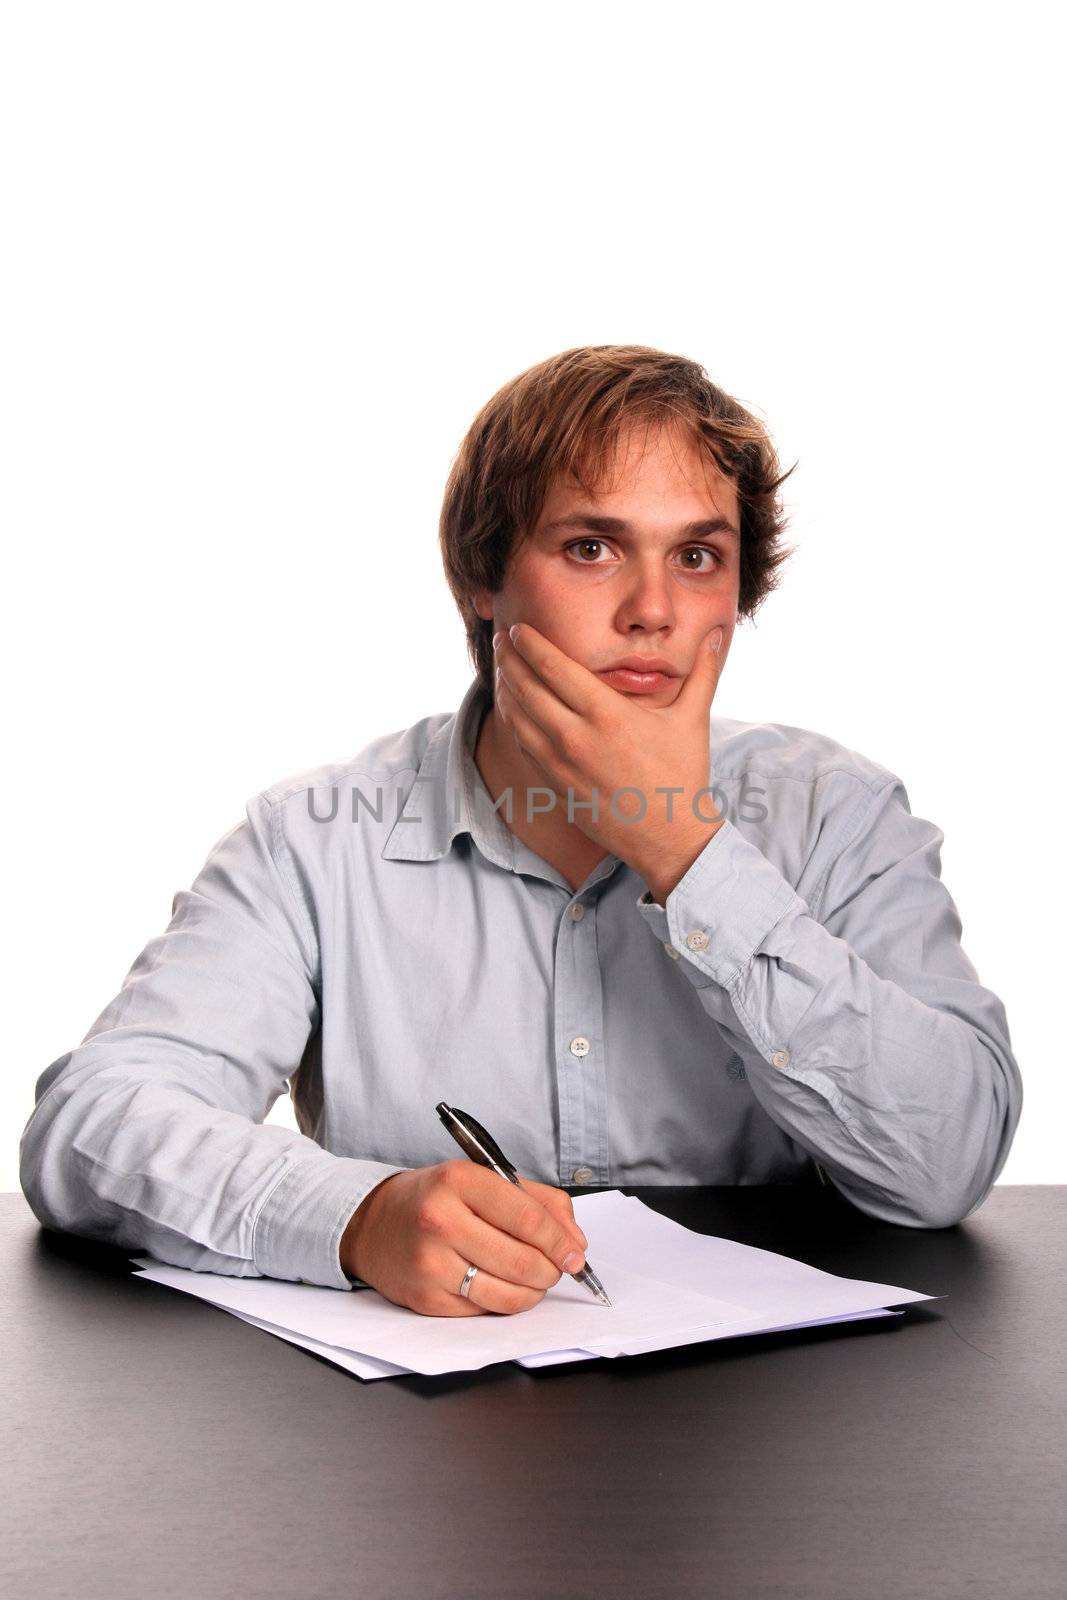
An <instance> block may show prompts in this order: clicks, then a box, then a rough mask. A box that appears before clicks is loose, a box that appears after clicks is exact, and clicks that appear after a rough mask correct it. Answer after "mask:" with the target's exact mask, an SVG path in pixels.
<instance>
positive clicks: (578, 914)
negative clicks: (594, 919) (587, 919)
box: [571, 900, 585, 922]
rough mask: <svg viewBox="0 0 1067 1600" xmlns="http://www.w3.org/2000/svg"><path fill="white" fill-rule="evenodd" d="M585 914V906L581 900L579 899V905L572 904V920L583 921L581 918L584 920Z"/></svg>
mask: <svg viewBox="0 0 1067 1600" xmlns="http://www.w3.org/2000/svg"><path fill="white" fill-rule="evenodd" d="M584 916H585V907H584V906H583V905H582V903H581V901H580V900H579V901H578V903H577V905H573V906H571V921H572V922H581V920H582V918H583V917H584Z"/></svg>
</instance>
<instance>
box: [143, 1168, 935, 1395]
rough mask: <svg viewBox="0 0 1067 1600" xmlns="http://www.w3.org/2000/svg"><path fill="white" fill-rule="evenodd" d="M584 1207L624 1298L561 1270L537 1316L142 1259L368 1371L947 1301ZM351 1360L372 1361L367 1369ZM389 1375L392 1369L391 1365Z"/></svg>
mask: <svg viewBox="0 0 1067 1600" xmlns="http://www.w3.org/2000/svg"><path fill="white" fill-rule="evenodd" d="M574 1214H575V1217H576V1218H577V1220H578V1222H579V1224H580V1226H581V1227H582V1229H583V1230H584V1232H585V1234H586V1236H587V1238H588V1240H589V1250H588V1256H589V1260H590V1262H591V1263H592V1264H593V1266H594V1267H595V1269H596V1272H597V1274H598V1276H599V1277H600V1278H601V1280H602V1282H603V1283H604V1285H605V1288H606V1289H607V1291H608V1294H609V1295H610V1296H611V1298H612V1301H613V1305H612V1307H610V1308H609V1307H606V1306H602V1305H600V1303H599V1302H597V1301H594V1300H593V1299H592V1298H591V1297H590V1295H589V1293H588V1290H586V1289H584V1288H583V1287H582V1286H581V1285H580V1284H576V1283H575V1282H574V1280H573V1279H571V1278H564V1279H562V1280H561V1281H560V1283H558V1284H557V1285H556V1286H555V1287H554V1288H553V1289H550V1290H549V1292H548V1294H546V1296H545V1298H544V1299H543V1300H542V1301H541V1302H540V1303H539V1304H538V1305H536V1306H534V1307H533V1308H532V1309H531V1310H530V1311H525V1312H521V1313H519V1314H518V1315H517V1316H508V1317H490V1316H486V1317H424V1316H420V1315H419V1314H418V1313H416V1312H412V1311H410V1310H408V1309H406V1308H404V1307H401V1306H394V1305H392V1304H391V1302H389V1301H388V1300H385V1299H384V1298H383V1296H381V1295H379V1294H377V1293H376V1292H374V1291H373V1290H363V1291H360V1292H358V1293H355V1294H344V1293H341V1292H340V1291H338V1290H335V1289H325V1288H320V1287H318V1286H317V1285H311V1284H296V1283H291V1282H288V1281H283V1280H280V1279H273V1278H233V1277H227V1276H223V1275H220V1274H217V1273H204V1272H191V1271H189V1270H187V1269H186V1268H183V1267H171V1266H167V1265H164V1264H162V1263H160V1262H157V1261H155V1260H154V1259H153V1258H152V1257H151V1256H142V1257H138V1258H136V1264H137V1265H138V1266H141V1267H142V1268H143V1269H144V1270H143V1271H142V1272H141V1273H139V1274H138V1276H141V1277H145V1278H147V1279H148V1281H150V1282H155V1283H163V1284H166V1285H168V1286H169V1287H171V1288H175V1289H180V1290H182V1291H183V1292H185V1293H188V1294H194V1295H196V1296H197V1297H199V1298H201V1299H204V1300H208V1301H210V1302H211V1303H212V1304H214V1305H217V1306H219V1307H221V1308H222V1309H223V1310H226V1311H230V1312H232V1313H233V1314H234V1315H237V1316H240V1317H242V1318H243V1319H244V1320H246V1321H250V1322H253V1323H256V1324H257V1325H260V1326H263V1327H264V1330H265V1331H267V1332H273V1333H275V1334H276V1335H278V1336H279V1337H283V1338H291V1342H293V1343H303V1342H305V1341H306V1347H307V1348H309V1349H317V1350H318V1353H319V1354H322V1355H324V1356H326V1357H327V1359H330V1360H334V1359H335V1358H336V1357H335V1352H336V1353H337V1355H338V1356H340V1357H344V1358H346V1359H338V1360H337V1364H338V1365H343V1366H346V1367H347V1368H348V1370H350V1371H355V1372H357V1373H358V1375H359V1376H365V1375H366V1376H371V1375H373V1376H387V1375H393V1374H394V1373H395V1372H402V1371H416V1372H423V1373H441V1372H453V1371H468V1370H472V1369H474V1368H478V1367H482V1366H486V1365H488V1364H490V1363H491V1362H494V1361H507V1360H519V1361H522V1362H523V1363H524V1364H527V1365H531V1366H533V1365H544V1364H548V1363H550V1362H553V1361H573V1360H582V1359H584V1358H586V1357H587V1356H589V1355H592V1356H605V1355H606V1356H615V1355H624V1354H639V1353H642V1352H644V1351H647V1350H656V1349H668V1348H671V1347H673V1346H676V1345H679V1344H690V1343H694V1342H697V1341H701V1340H706V1339H716V1338H727V1337H731V1336H733V1335H735V1334H741V1333H756V1332H771V1331H776V1330H779V1329H783V1328H791V1327H804V1326H811V1325H817V1324H821V1323H825V1322H829V1321H836V1320H844V1319H846V1318H848V1319H855V1318H857V1317H860V1316H864V1315H872V1314H882V1313H883V1311H884V1308H885V1306H886V1304H887V1303H888V1304H889V1305H901V1304H904V1303H908V1302H912V1301H917V1300H928V1299H933V1298H936V1297H935V1296H932V1295H926V1294H922V1293H919V1292H917V1291H915V1290H910V1289H901V1288H898V1287H896V1286H894V1285H890V1284H881V1283H871V1282H867V1281H864V1280H859V1279H853V1278H838V1277H834V1276H833V1275H832V1274H830V1273H825V1272H820V1271H818V1269H816V1268H814V1267H809V1266H807V1265H806V1264H805V1263H804V1262H799V1261H795V1260H793V1259H792V1258H790V1257H788V1256H781V1255H777V1254H775V1253H774V1252H772V1251H767V1250H758V1249H755V1248H753V1247H751V1246H749V1245H741V1244H736V1243H735V1242H734V1241H732V1240H727V1239H721V1238H718V1237H715V1236H707V1235H704V1234H699V1233H694V1232H692V1230H690V1229H688V1228H684V1227H682V1226H681V1225H680V1224H678V1223H674V1222H671V1221H670V1220H669V1219H667V1218H665V1217H661V1216H660V1215H659V1214H658V1213H656V1212H654V1211H653V1210H651V1208H650V1207H648V1206H645V1205H644V1204H643V1203H642V1202H641V1201H640V1200H638V1199H637V1198H636V1197H626V1196H624V1195H621V1194H620V1193H619V1192H618V1191H617V1190H609V1191H604V1192H602V1193H600V1194H595V1195H582V1196H579V1197H578V1199H576V1201H575V1202H574ZM347 1358H355V1359H356V1361H357V1362H358V1361H359V1360H360V1359H362V1362H363V1363H364V1366H365V1367H369V1370H366V1371H365V1370H362V1369H361V1367H360V1366H359V1365H354V1364H351V1363H350V1360H349V1359H347ZM383 1366H384V1367H386V1368H389V1369H392V1372H383V1371H382V1370H381V1369H382V1367H383Z"/></svg>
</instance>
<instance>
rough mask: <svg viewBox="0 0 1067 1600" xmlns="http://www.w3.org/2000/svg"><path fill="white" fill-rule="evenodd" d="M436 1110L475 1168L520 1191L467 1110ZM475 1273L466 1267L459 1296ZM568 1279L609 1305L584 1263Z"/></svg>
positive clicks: (512, 1172)
mask: <svg viewBox="0 0 1067 1600" xmlns="http://www.w3.org/2000/svg"><path fill="white" fill-rule="evenodd" d="M436 1110H437V1115H438V1116H439V1117H440V1118H441V1121H442V1122H443V1123H444V1125H445V1127H446V1128H447V1129H448V1131H449V1133H450V1134H451V1135H452V1137H453V1139H455V1141H456V1143H457V1144H458V1145H459V1147H460V1149H461V1150H463V1151H464V1152H465V1153H466V1154H467V1155H468V1156H470V1158H471V1160H472V1161H477V1162H478V1164H479V1166H483V1167H489V1168H490V1170H491V1171H493V1172H496V1173H499V1174H500V1176H501V1177H502V1178H506V1179H507V1180H508V1182H509V1183H513V1184H515V1186H516V1187H517V1188H519V1189H521V1188H522V1184H521V1183H520V1182H519V1176H518V1173H517V1172H516V1170H515V1168H514V1166H513V1165H512V1164H511V1162H510V1161H509V1160H508V1158H507V1156H506V1155H505V1154H504V1152H503V1151H502V1150H501V1148H500V1146H499V1145H498V1144H497V1142H496V1140H495V1139H494V1138H493V1137H492V1135H491V1134H488V1133H487V1132H486V1131H485V1129H484V1128H483V1127H482V1125H481V1123H480V1122H476V1121H475V1119H474V1118H473V1117H472V1116H471V1114H470V1112H469V1111H460V1109H459V1108H458V1106H448V1105H446V1104H445V1102H444V1101H443V1100H441V1101H440V1102H439V1103H438V1105H437V1107H436ZM477 1271H478V1268H477V1267H476V1266H474V1265H473V1264H472V1265H471V1266H469V1267H468V1268H467V1275H466V1277H465V1278H464V1280H463V1283H462V1284H461V1285H460V1290H459V1292H460V1294H461V1295H464V1296H466V1295H468V1294H469V1293H470V1286H471V1283H472V1282H473V1280H474V1277H475V1274H476V1273H477ZM571 1277H573V1279H574V1281H575V1282H576V1283H584V1285H585V1287H586V1288H587V1289H588V1290H589V1293H590V1294H591V1295H593V1296H595V1298H596V1299H597V1300H600V1301H601V1302H602V1303H603V1304H604V1305H606V1306H610V1304H611V1301H610V1300H609V1299H608V1297H607V1295H606V1293H605V1292H604V1285H603V1284H602V1283H601V1281H600V1279H599V1278H598V1277H597V1275H596V1273H595V1272H594V1271H593V1269H592V1268H591V1267H590V1265H589V1263H588V1261H587V1262H586V1264H585V1266H584V1267H581V1268H579V1270H578V1271H577V1272H573V1273H571Z"/></svg>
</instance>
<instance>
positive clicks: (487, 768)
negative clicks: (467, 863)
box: [474, 706, 608, 888]
mask: <svg viewBox="0 0 1067 1600" xmlns="http://www.w3.org/2000/svg"><path fill="white" fill-rule="evenodd" d="M474 765H475V766H476V767H477V769H478V772H479V773H480V774H481V778H482V782H483V783H484V784H485V787H486V789H487V790H488V791H489V795H490V798H491V799H492V800H493V801H494V802H495V801H496V800H498V799H499V798H500V796H501V795H502V794H504V793H505V791H506V790H507V789H509V788H510V790H511V808H510V812H511V820H510V822H509V821H508V806H507V802H506V801H505V803H504V804H503V805H502V806H501V807H500V810H499V812H498V815H499V816H500V818H501V820H502V821H503V822H504V823H505V825H506V826H507V827H509V828H510V829H511V831H512V833H514V834H515V836H516V837H517V838H519V839H521V840H522V842H523V844H526V845H528V846H529V847H530V849H531V850H533V851H535V852H536V854H537V855H539V856H541V858H542V859H543V860H545V861H547V862H549V863H550V864H551V865H552V866H554V867H555V868H556V869H557V871H559V872H561V873H562V874H563V876H564V877H565V878H566V879H567V881H568V883H570V884H571V885H572V886H573V887H574V888H578V887H579V886H580V885H581V884H582V883H584V882H585V880H586V878H587V877H588V876H589V874H590V872H592V870H593V868H594V867H595V866H597V865H598V864H599V863H600V862H601V861H603V860H604V858H605V857H606V856H607V854H608V852H607V851H606V850H605V849H603V848H602V846H600V845H598V844H597V842H596V841H595V840H594V839H590V838H589V836H588V834H585V833H583V832H582V830H581V828H579V827H578V826H577V825H576V824H575V823H573V822H568V821H567V808H566V804H565V802H563V801H561V800H559V799H558V798H557V800H556V803H555V805H554V806H553V808H552V809H551V810H550V811H537V810H535V809H534V808H535V806H541V805H544V804H546V796H545V794H544V790H545V789H546V787H547V785H546V783H545V780H544V775H543V774H542V773H541V772H539V771H538V769H537V768H536V767H534V766H533V765H532V764H531V763H530V762H529V761H528V760H527V758H526V757H525V756H524V755H523V753H522V751H521V750H520V749H518V747H517V746H516V744H515V740H514V738H513V737H512V735H511V734H510V733H509V732H508V731H507V730H506V729H502V728H501V724H500V721H499V719H498V717H497V715H496V708H495V706H490V707H489V708H488V710H487V711H486V713H485V715H484V717H483V718H482V723H481V727H480V728H479V729H478V735H477V738H476V739H475V744H474ZM527 790H539V791H541V792H540V793H536V794H531V796H530V799H529V802H528V801H527ZM531 812H532V813H533V814H532V815H531V814H530V813H531Z"/></svg>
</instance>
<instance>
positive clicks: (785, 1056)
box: [771, 1050, 789, 1067]
mask: <svg viewBox="0 0 1067 1600" xmlns="http://www.w3.org/2000/svg"><path fill="white" fill-rule="evenodd" d="M771 1065H772V1066H775V1067H787V1066H788V1065H789V1051H788V1050H776V1051H775V1052H774V1054H773V1056H772V1057H771Z"/></svg>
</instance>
